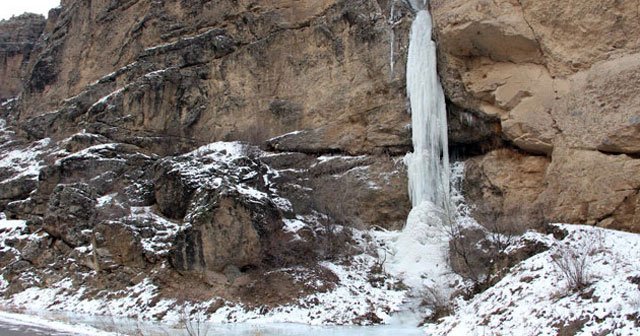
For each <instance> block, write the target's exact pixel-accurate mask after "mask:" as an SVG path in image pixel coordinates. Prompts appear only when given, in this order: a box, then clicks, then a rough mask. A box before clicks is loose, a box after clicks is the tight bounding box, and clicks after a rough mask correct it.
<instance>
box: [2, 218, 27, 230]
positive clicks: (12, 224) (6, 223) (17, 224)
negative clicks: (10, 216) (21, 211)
mask: <svg viewBox="0 0 640 336" xmlns="http://www.w3.org/2000/svg"><path fill="white" fill-rule="evenodd" d="M26 227H27V224H26V221H23V220H7V219H4V220H0V231H13V230H18V229H24V228H26Z"/></svg>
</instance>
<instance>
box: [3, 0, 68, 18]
mask: <svg viewBox="0 0 640 336" xmlns="http://www.w3.org/2000/svg"><path fill="white" fill-rule="evenodd" d="M59 5H60V0H0V20H2V19H8V18H10V17H11V16H12V15H20V14H22V13H24V12H31V13H38V14H42V15H44V16H47V13H48V12H49V9H51V8H53V7H57V6H59Z"/></svg>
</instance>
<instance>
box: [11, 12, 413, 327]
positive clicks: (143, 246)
mask: <svg viewBox="0 0 640 336" xmlns="http://www.w3.org/2000/svg"><path fill="white" fill-rule="evenodd" d="M390 6H391V4H390V3H387V2H377V1H371V0H362V1H320V2H319V1H304V2H297V3H295V4H292V3H290V2H287V1H280V2H272V3H269V4H259V3H257V2H240V3H238V2H230V1H223V2H203V1H165V2H162V3H161V4H159V3H157V2H153V1H142V0H137V1H135V0H134V1H127V2H117V3H116V2H113V1H92V2H86V1H63V3H62V6H61V7H60V8H57V9H54V10H52V11H51V12H50V15H49V19H48V21H47V24H46V26H43V27H41V29H44V30H43V33H42V35H39V37H38V38H36V36H31V40H29V43H30V45H35V47H34V48H33V51H32V52H31V54H30V57H29V62H28V63H25V64H26V65H24V66H22V70H21V71H24V72H23V73H24V74H25V75H24V80H23V81H22V82H21V90H20V95H19V96H18V97H16V98H15V99H11V100H6V101H5V102H3V105H2V110H1V115H2V117H3V118H4V120H6V122H4V123H3V124H2V130H1V132H2V134H1V135H2V137H3V144H2V146H3V148H2V153H0V169H1V170H0V175H1V176H0V177H1V178H2V181H0V190H2V193H1V194H0V211H3V212H4V214H5V215H6V216H7V217H8V218H9V219H11V220H20V221H18V222H11V223H17V224H11V225H9V228H7V229H5V230H4V232H3V233H4V234H5V235H8V236H6V237H5V239H3V240H4V241H5V242H6V243H3V245H2V251H3V257H2V265H3V267H2V279H4V280H3V281H4V282H3V283H4V284H6V285H4V286H3V288H2V292H3V293H4V295H6V296H7V297H8V296H10V295H13V294H16V293H21V292H23V291H24V290H25V289H29V288H39V287H41V288H47V287H49V288H58V287H56V286H53V287H52V284H62V285H63V286H64V287H71V288H75V289H77V290H80V289H81V288H83V290H82V291H84V290H86V291H89V292H91V294H87V295H84V296H82V297H81V298H78V300H84V301H86V300H88V299H93V298H95V299H104V298H107V297H111V296H112V295H125V296H130V295H131V293H132V291H134V292H135V288H138V287H140V286H142V287H144V288H146V287H145V286H147V285H146V284H152V285H153V286H154V288H159V290H158V291H157V292H154V293H153V300H151V302H141V303H140V304H138V305H137V306H138V309H139V310H138V312H139V313H140V314H147V315H148V316H149V317H151V315H149V312H151V311H152V309H151V308H152V307H153V306H154V305H155V302H157V301H158V300H169V301H166V302H174V303H173V304H179V303H183V302H187V301H201V300H205V298H206V299H209V298H211V297H216V298H218V299H216V300H213V301H211V302H209V304H210V305H211V312H213V311H215V310H216V309H218V308H220V307H221V306H222V305H223V304H222V303H227V302H228V303H230V304H241V305H242V307H247V308H246V309H257V308H256V307H266V308H260V309H271V307H277V306H281V305H286V304H291V303H292V302H297V300H298V299H300V298H307V299H308V300H312V299H313V298H311V297H309V295H311V294H315V293H324V292H331V293H333V292H336V291H337V292H338V293H339V292H340V291H341V290H343V291H344V290H348V291H352V289H347V288H351V287H353V288H356V289H355V290H356V291H366V292H368V293H370V292H372V291H379V292H380V293H381V294H380V303H379V304H377V305H376V307H377V308H375V309H374V308H373V306H372V305H364V306H362V309H358V310H357V313H351V312H350V311H349V312H347V313H345V315H344V316H342V317H339V318H338V317H335V318H334V317H324V318H325V319H329V318H333V319H337V320H339V321H340V323H365V324H366V323H378V322H380V319H381V317H380V316H382V317H384V315H385V314H387V313H388V312H389V310H390V309H392V308H387V310H386V311H385V310H384V309H383V310H378V311H377V312H376V309H379V308H380V307H383V306H385V305H387V306H388V307H396V306H397V302H396V301H398V300H400V299H401V296H402V295H400V294H399V295H396V296H393V295H392V296H388V297H389V298H388V299H387V298H385V297H386V294H384V293H385V292H384V291H383V288H387V287H393V286H394V284H393V283H394V282H393V279H391V278H389V279H386V278H385V276H384V274H383V273H381V271H380V266H378V267H377V268H376V267H374V266H375V264H376V262H378V261H376V260H377V259H376V258H377V257H376V256H375V251H376V250H377V248H375V246H377V245H376V244H377V243H376V242H375V241H373V240H372V238H371V237H370V236H368V238H367V237H365V238H361V239H358V240H357V241H354V239H355V238H353V237H352V236H353V234H352V230H354V229H361V230H367V229H369V228H373V227H379V228H387V229H397V228H399V227H401V226H402V224H403V222H404V219H405V218H406V215H407V213H408V210H409V207H410V203H409V200H408V196H407V193H406V184H407V183H406V174H405V172H404V166H403V164H402V155H403V154H404V153H405V152H406V151H407V150H408V149H410V129H409V128H407V126H406V125H407V124H408V121H409V116H408V115H407V113H406V110H405V99H406V98H405V93H404V85H403V83H404V70H403V67H404V66H403V62H404V61H403V60H404V55H403V53H404V48H405V46H406V37H405V36H406V35H407V34H406V30H407V27H408V24H409V22H410V12H409V11H408V10H407V8H406V7H404V6H398V7H397V9H396V10H395V11H394V17H393V18H391V17H390V14H389V9H390ZM140 13H145V15H144V16H140ZM23 25H24V24H23ZM394 32H397V36H398V37H397V38H395V36H394V35H395V33H394ZM392 39H395V40H396V41H397V42H398V43H395V44H394V46H395V49H394V53H395V54H397V56H396V57H395V59H396V64H394V65H393V68H395V70H394V71H392V65H391V64H390V63H389V46H390V45H391V40H392ZM235 140H239V141H243V143H239V142H233V141H235ZM217 141H225V142H217ZM21 221H26V222H21ZM12 225H13V226H12ZM353 232H356V231H353ZM354 234H355V233H354ZM370 244H371V246H373V247H370V246H369V245H370ZM363 253H364V256H363V257H360V259H361V260H363V261H362V262H355V261H353V260H352V259H353V258H352V257H353V256H354V255H362V254H363ZM370 254H373V255H374V256H373V257H372V256H371V255H370ZM323 262H328V263H330V264H326V265H324V264H322V263H323ZM343 263H344V265H343ZM323 265H324V266H323ZM342 267H346V268H347V269H349V270H351V271H350V272H352V273H353V272H358V273H361V274H363V276H362V279H361V280H362V283H358V286H357V287H354V286H353V285H348V283H347V281H346V280H341V277H340V276H338V275H336V272H338V273H339V272H340V270H342ZM53 269H55V270H58V271H57V272H52V270H53ZM290 269H295V270H296V272H290V271H286V270H290ZM331 269H333V271H332V270H331ZM342 272H346V271H342ZM370 274H371V275H370ZM369 275H370V276H369ZM67 279H69V281H71V282H70V283H69V282H67ZM369 279H378V280H375V281H374V280H371V281H373V282H372V283H374V285H373V286H375V288H372V287H371V286H372V285H370V284H368V282H367V281H369ZM387 284H388V286H387ZM136 286H138V287H136ZM283 288H294V290H291V291H284V292H283V291H282V289H283ZM397 291H398V293H402V289H401V288H400V287H398V288H397ZM258 292H259V293H260V294H263V295H256V293H258ZM115 293H121V294H115ZM363 293H364V292H363ZM58 294H60V295H62V294H61V293H58ZM363 295H364V294H363ZM355 298H357V296H355ZM171 300H173V301H171ZM316 300H317V299H316ZM358 300H359V301H362V302H364V301H363V300H362V298H361V299H358ZM176 302H177V303H176ZM221 302H222V303H221ZM163 307H164V306H163ZM380 309H381V308H380ZM394 309H395V308H394ZM169 310H170V307H168V306H167V307H164V310H156V311H154V314H158V316H156V318H162V316H160V315H162V314H166V313H167V311H169ZM355 311H356V310H354V312H355ZM103 313H107V312H103ZM340 314H342V313H340ZM318 319H320V318H318Z"/></svg>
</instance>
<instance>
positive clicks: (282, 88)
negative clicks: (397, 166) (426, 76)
mask: <svg viewBox="0 0 640 336" xmlns="http://www.w3.org/2000/svg"><path fill="white" fill-rule="evenodd" d="M388 6H390V4H388V3H379V2H377V1H373V0H361V1H333V0H332V1H328V0H327V1H320V2H318V1H305V2H301V3H296V4H295V5H293V4H289V3H286V2H277V3H269V4H260V5H257V4H255V3H238V4H236V3H233V2H215V3H214V2H207V3H204V4H203V3H201V2H199V1H169V2H163V3H162V4H161V5H157V4H155V3H152V2H149V1H135V2H127V3H123V4H113V3H112V2H110V1H94V2H92V3H91V4H90V5H89V4H88V3H85V2H81V1H72V2H70V3H69V4H68V5H67V6H63V9H62V11H61V12H60V14H59V15H58V16H57V18H56V19H55V24H54V28H52V29H51V30H50V31H47V32H45V41H46V43H45V44H44V46H43V48H42V49H41V50H39V53H37V55H35V60H34V62H33V63H34V65H33V67H32V70H31V72H30V77H29V80H28V81H27V85H26V86H27V90H26V94H25V100H24V109H23V111H22V112H21V119H22V120H29V119H31V118H33V117H35V116H38V115H40V114H41V113H42V111H52V110H58V113H59V114H61V116H60V117H59V118H58V122H60V123H61V124H62V125H60V126H59V127H54V128H52V129H47V132H46V133H47V134H46V136H51V135H54V136H55V135H56V134H58V133H61V132H67V131H69V127H68V126H72V127H74V128H77V126H78V124H80V127H83V128H87V129H92V131H93V132H94V133H100V134H104V135H107V136H110V137H116V136H119V137H122V134H126V133H127V132H135V133H144V132H146V133H148V134H149V136H153V135H156V136H157V135H158V134H163V135H170V136H174V137H175V139H176V140H179V141H186V140H191V141H195V142H196V143H198V144H203V143H208V142H212V141H219V140H248V141H251V142H255V143H260V142H262V141H264V140H266V139H268V138H271V137H274V136H277V135H281V134H284V133H288V132H291V131H297V130H309V131H313V132H314V136H315V139H314V144H313V145H311V144H310V146H311V147H310V148H309V150H310V151H324V150H326V149H331V150H339V151H343V152H348V153H351V154H355V153H369V152H388V151H390V152H393V153H399V152H403V151H405V150H406V149H407V148H409V146H410V142H409V141H408V138H409V134H408V131H407V129H406V128H405V127H404V126H405V125H406V124H408V116H407V115H406V113H405V94H404V87H403V77H404V76H403V71H404V70H403V62H404V61H403V59H404V57H403V53H404V51H403V50H402V49H401V46H403V45H404V43H403V41H404V40H405V37H404V35H405V33H406V27H407V23H408V22H407V21H408V20H402V18H403V15H406V13H407V11H406V9H404V10H403V7H402V6H398V10H397V11H396V12H395V13H396V14H395V15H396V19H397V20H398V21H399V22H394V25H393V26H392V25H391V24H390V23H389V19H388V16H387V15H388V10H389V8H388ZM139 13H147V15H145V16H144V17H142V18H141V17H139ZM394 29H395V30H398V31H399V32H400V33H399V34H398V38H397V40H398V41H397V42H398V43H396V44H395V46H396V48H395V49H396V50H394V52H395V53H397V54H398V56H397V57H396V58H395V59H396V62H395V63H397V64H396V66H395V71H394V73H393V74H392V73H390V70H391V69H390V64H389V46H390V45H391V42H390V41H391V38H392V32H393V30H394ZM94 36H100V38H101V40H108V41H110V42H109V43H108V44H106V45H105V44H102V43H101V44H97V43H96V41H97V40H96V39H95V38H94ZM96 81H97V82H96ZM78 95H79V96H78ZM74 96H78V97H76V100H75V101H67V102H63V100H64V99H67V98H69V97H74ZM105 96H109V99H107V100H108V101H104V102H103V103H107V105H105V104H98V105H94V104H95V103H96V102H98V101H99V100H100V98H102V97H105ZM107 107H108V108H107ZM131 111H135V113H133V114H131V113H130V112H131ZM129 115H130V116H129ZM63 119H64V120H63ZM107 128H108V129H107ZM114 129H116V130H118V132H117V133H118V134H113V133H114ZM38 136H42V134H39V135H38ZM129 141H131V140H129ZM129 141H127V142H129ZM302 143H303V145H302V146H304V143H306V142H302ZM318 147H319V148H318ZM191 148H193V146H191ZM183 150H184V149H183Z"/></svg>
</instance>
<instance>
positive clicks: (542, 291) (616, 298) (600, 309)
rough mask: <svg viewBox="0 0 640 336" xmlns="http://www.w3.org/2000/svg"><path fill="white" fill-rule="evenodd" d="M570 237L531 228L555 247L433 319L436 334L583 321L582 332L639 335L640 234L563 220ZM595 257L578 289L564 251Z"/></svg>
mask: <svg viewBox="0 0 640 336" xmlns="http://www.w3.org/2000/svg"><path fill="white" fill-rule="evenodd" d="M557 225H558V226H559V227H560V228H561V229H563V230H566V231H567V232H568V235H567V237H565V238H564V239H562V240H558V239H555V238H553V236H551V235H548V236H543V235H541V234H536V233H531V232H530V233H528V234H527V235H528V238H529V239H531V238H536V236H537V239H538V240H539V241H543V242H545V243H547V244H549V246H550V249H549V250H548V251H546V252H543V253H540V254H537V255H535V256H533V257H531V258H529V259H527V260H525V261H523V262H521V263H520V264H518V265H516V266H515V267H514V268H513V269H512V270H511V272H510V273H509V274H508V275H507V276H505V277H504V278H503V279H502V280H501V281H499V282H498V283H497V284H496V285H494V286H493V287H491V288H489V289H487V290H486V291H485V292H483V293H481V294H478V295H476V296H475V297H473V298H472V299H471V300H469V301H460V302H458V308H457V309H456V312H455V314H454V315H453V316H450V317H446V318H444V320H443V322H442V323H441V324H439V325H429V326H428V327H427V328H426V329H425V330H426V332H427V334H429V335H484V334H487V333H492V334H494V333H495V334H514V335H533V334H535V335H557V334H558V332H559V328H560V327H562V326H569V325H570V324H571V323H576V324H578V325H579V327H578V328H577V329H576V330H575V331H574V332H575V335H596V334H614V335H638V326H637V323H638V318H639V317H640V289H639V288H640V287H639V285H638V282H640V264H638V262H637V261H638V260H639V259H640V235H638V234H633V233H625V232H618V231H612V230H607V229H602V228H596V227H590V226H580V225H566V224H557ZM567 249H569V250H575V251H579V252H580V253H581V255H580V256H581V257H584V258H586V259H587V263H586V269H585V272H586V274H587V275H588V279H589V283H590V284H589V285H588V286H587V287H586V288H585V289H582V290H579V291H575V290H573V289H572V288H571V287H570V286H569V285H568V282H567V279H566V277H565V276H564V275H563V273H562V272H561V271H560V269H558V266H556V264H554V262H553V259H552V258H553V256H554V254H557V253H558V252H559V251H560V252H562V251H565V252H566V251H567Z"/></svg>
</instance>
